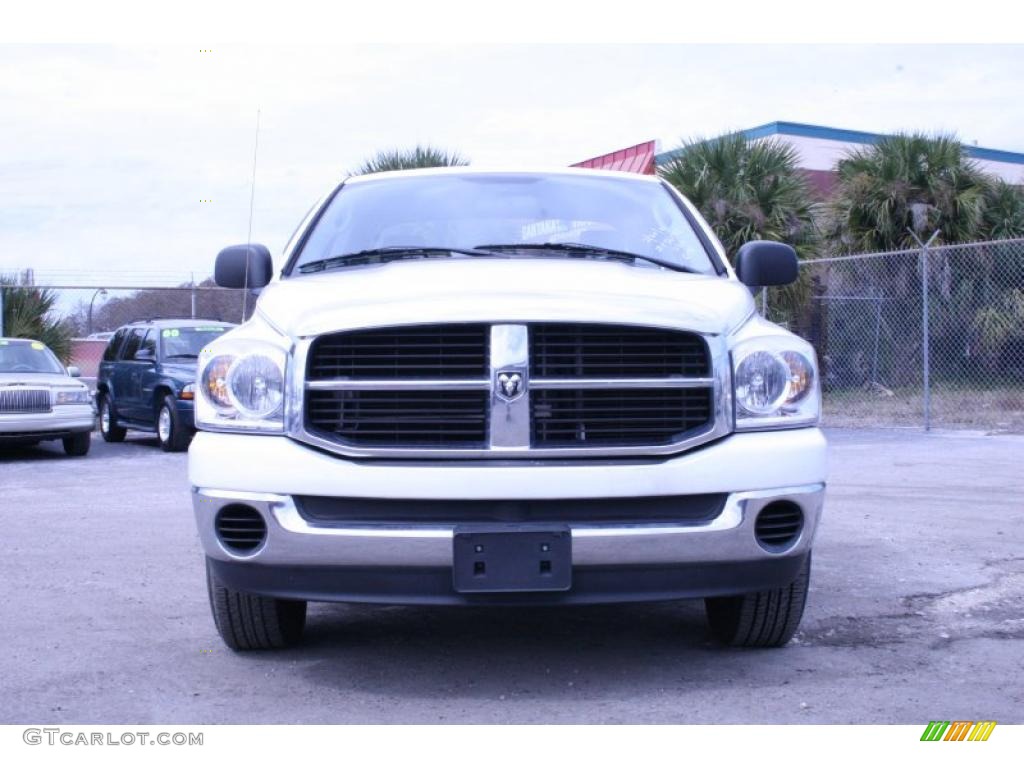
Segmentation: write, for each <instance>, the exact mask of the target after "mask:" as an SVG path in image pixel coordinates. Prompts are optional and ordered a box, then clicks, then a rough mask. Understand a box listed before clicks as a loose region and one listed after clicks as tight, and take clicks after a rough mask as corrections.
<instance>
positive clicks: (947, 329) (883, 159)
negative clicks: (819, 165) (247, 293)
mask: <svg viewBox="0 0 1024 768" xmlns="http://www.w3.org/2000/svg"><path fill="white" fill-rule="evenodd" d="M836 170H837V174H838V184H837V187H836V190H835V193H834V196H833V199H832V201H831V204H830V206H829V212H828V223H827V224H826V227H825V230H826V237H827V240H828V245H829V249H830V251H831V252H833V253H836V254H847V253H859V252H872V251H898V250H911V251H913V250H916V249H917V248H918V240H920V241H922V242H923V241H926V240H928V239H929V238H930V237H931V236H932V234H933V233H936V232H937V233H938V234H937V236H936V238H935V241H934V242H935V245H951V244H956V243H969V242H978V241H989V240H999V239H1005V238H1014V237H1021V236H1024V194H1022V193H1021V191H1020V190H1019V189H1017V188H1015V187H1013V186H1011V185H1009V184H1006V183H1004V182H1002V181H1000V180H999V179H997V178H995V177H994V176H991V175H989V174H986V173H985V172H983V171H982V169H981V168H980V167H979V166H978V165H977V163H975V162H974V161H973V160H971V158H970V157H969V156H968V154H967V151H966V149H965V148H964V146H963V145H962V144H961V143H960V142H959V141H957V139H956V138H955V137H953V136H943V135H940V136H934V137H930V136H926V135H924V134H920V133H913V134H896V135H894V136H888V137H885V138H883V139H880V140H879V141H878V142H877V143H876V144H874V145H872V146H870V147H865V148H863V149H858V150H856V151H854V152H851V153H850V154H849V155H848V156H847V157H846V158H844V159H842V160H840V161H839V164H838V166H837V169H836ZM876 263H877V264H879V265H881V266H882V268H881V269H876V270H871V269H863V268H854V267H853V266H852V265H851V267H850V268H848V269H844V270H841V272H836V273H833V274H831V276H830V282H831V286H832V288H833V289H834V290H837V291H838V292H839V293H850V294H861V293H867V292H872V293H879V294H881V295H884V296H885V297H886V298H887V299H890V300H892V303H891V304H887V305H886V306H887V307H892V310H891V311H893V312H897V311H900V312H902V313H903V314H902V315H901V317H900V319H899V321H898V323H899V327H900V333H903V334H907V335H908V336H910V337H916V336H917V335H918V333H917V332H916V331H912V330H910V328H908V327H907V326H908V323H916V318H917V317H919V315H920V310H919V309H918V306H919V305H920V302H921V283H920V280H921V277H920V271H919V270H920V261H919V259H918V258H916V257H914V256H913V254H908V257H906V258H899V257H894V258H892V259H885V261H884V262H882V261H877V262H876ZM928 274H929V277H930V278H931V281H930V286H931V288H930V292H931V291H935V292H936V293H937V294H938V295H937V298H938V299H939V301H938V302H933V303H932V313H931V317H930V320H931V328H930V336H931V339H932V341H933V344H932V348H933V350H935V352H934V353H933V355H932V367H933V369H935V370H936V371H937V372H939V373H941V372H943V371H944V372H947V373H950V374H954V373H956V372H957V371H959V370H960V369H961V368H963V367H964V366H965V365H967V366H969V367H970V368H971V369H974V370H981V369H980V368H979V366H978V365H977V364H975V362H974V357H975V356H978V357H981V358H982V362H983V363H984V369H985V370H988V371H989V372H991V371H993V370H995V369H996V368H998V365H999V360H1000V355H1001V354H1003V350H1005V349H1006V348H1007V347H1008V345H1010V344H1011V343H1018V342H1016V341H1015V339H1019V338H1021V334H1020V331H1019V329H1020V320H1021V317H1022V314H1021V313H1022V311H1024V298H1022V294H1021V293H1020V292H1019V290H1018V289H1019V286H1020V285H1021V282H1020V281H1021V278H1022V276H1024V260H1022V259H1021V256H1020V254H1019V248H1018V246H1016V245H1014V244H1007V243H998V242H993V243H985V244H984V245H983V246H980V247H978V248H976V249H973V250H972V251H971V252H969V253H968V252H966V251H964V252H960V251H958V250H952V249H942V250H941V251H936V252H935V253H934V254H933V255H932V256H931V257H930V258H929V259H928ZM937 305H938V308H937ZM965 345H966V348H967V349H969V350H971V351H970V352H965ZM957 375H960V374H957Z"/></svg>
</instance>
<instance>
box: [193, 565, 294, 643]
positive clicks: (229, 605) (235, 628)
mask: <svg viewBox="0 0 1024 768" xmlns="http://www.w3.org/2000/svg"><path fill="white" fill-rule="evenodd" d="M206 586H207V590H208V592H209V595H210V610H211V611H212V613H213V622H214V624H216V625H217V632H218V634H220V637H221V640H223V641H224V644H225V645H226V646H227V647H228V648H230V649H231V650H233V651H261V650H274V649H279V648H288V647H290V646H292V645H295V644H296V643H297V642H299V640H300V639H301V638H302V631H303V629H305V626H306V601H305V600H279V599H277V598H275V597H262V596H260V595H252V594H249V593H248V592H238V591H236V590H234V589H231V588H229V587H226V586H225V585H224V584H223V583H221V581H220V580H219V579H218V578H217V577H216V575H215V574H214V573H213V569H212V568H210V564H209V563H207V564H206Z"/></svg>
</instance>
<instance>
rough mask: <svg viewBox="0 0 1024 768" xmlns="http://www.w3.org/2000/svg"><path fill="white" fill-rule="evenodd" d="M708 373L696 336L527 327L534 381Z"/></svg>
mask: <svg viewBox="0 0 1024 768" xmlns="http://www.w3.org/2000/svg"><path fill="white" fill-rule="evenodd" d="M709 370H710V365H709V356H708V351H707V346H706V345H705V343H704V340H703V339H702V338H701V337H700V335H698V334H696V333H688V332H685V331H670V330H664V329H660V328H639V327H632V326H617V325H603V324H588V323H536V324H534V325H531V326H530V373H531V375H532V376H533V377H535V378H545V377H547V378H564V377H575V378H596V379H600V378H610V379H614V378H624V377H625V376H626V375H629V376H638V375H642V376H648V377H650V378H667V377H670V376H684V377H687V378H698V377H701V376H706V375H708V372H709ZM627 372H628V374H627Z"/></svg>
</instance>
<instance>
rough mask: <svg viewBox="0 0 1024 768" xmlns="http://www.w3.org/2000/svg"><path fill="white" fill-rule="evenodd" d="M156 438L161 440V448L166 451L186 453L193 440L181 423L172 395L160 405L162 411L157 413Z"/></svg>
mask: <svg viewBox="0 0 1024 768" xmlns="http://www.w3.org/2000/svg"><path fill="white" fill-rule="evenodd" d="M156 436H157V438H158V439H159V440H160V447H161V448H163V449H164V450H165V451H184V450H185V449H186V448H188V443H189V440H191V438H192V435H191V433H190V432H189V431H188V429H186V428H185V426H184V425H183V424H182V423H181V419H180V418H179V417H178V409H177V408H176V407H175V405H174V398H173V397H171V396H170V395H167V397H165V398H164V401H163V402H162V403H160V410H159V411H157V413H156Z"/></svg>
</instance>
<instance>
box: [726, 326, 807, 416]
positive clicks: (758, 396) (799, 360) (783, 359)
mask: <svg viewBox="0 0 1024 768" xmlns="http://www.w3.org/2000/svg"><path fill="white" fill-rule="evenodd" d="M732 365H733V373H732V379H733V395H734V402H735V403H736V429H738V430H742V429H785V428H788V427H806V426H811V425H814V424H817V423H818V419H819V418H820V416H821V389H820V385H819V383H818V366H817V362H816V359H815V354H814V349H813V348H812V347H811V345H810V344H807V343H806V342H805V341H803V340H802V339H799V338H797V337H795V336H762V337H758V338H753V339H747V340H744V341H742V342H740V343H739V344H737V345H736V346H735V347H734V348H733V350H732Z"/></svg>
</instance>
